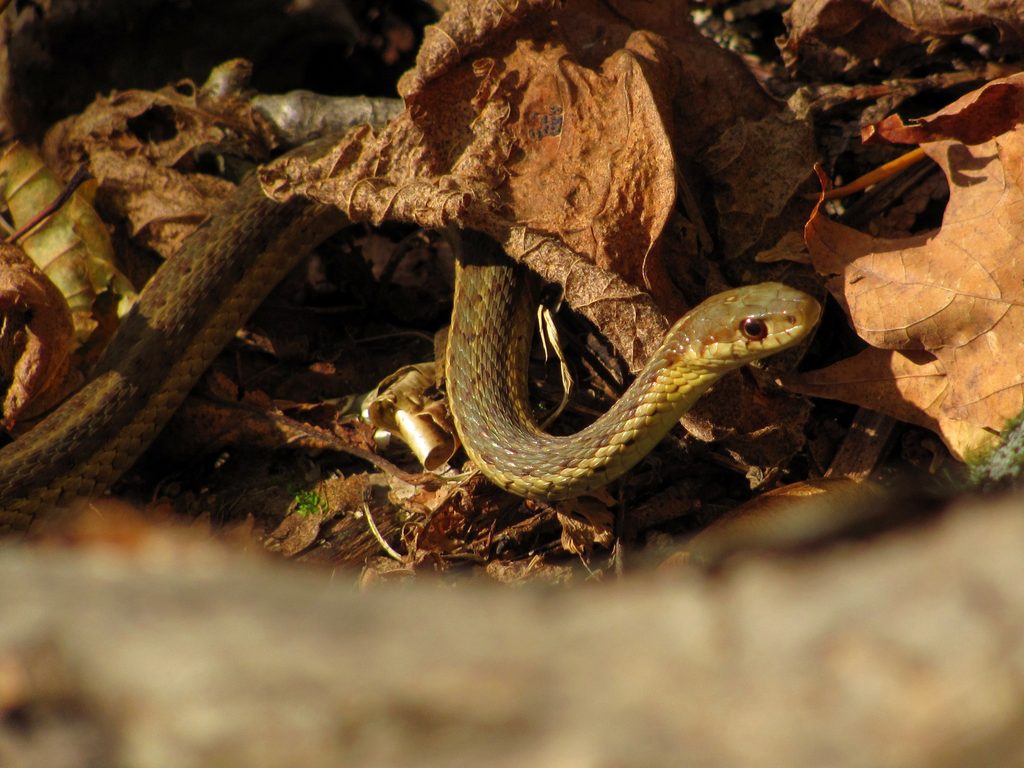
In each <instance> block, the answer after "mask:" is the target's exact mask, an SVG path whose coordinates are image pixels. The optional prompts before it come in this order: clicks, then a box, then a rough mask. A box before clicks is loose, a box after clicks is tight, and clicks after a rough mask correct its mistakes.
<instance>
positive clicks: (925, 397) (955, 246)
mask: <svg viewBox="0 0 1024 768" xmlns="http://www.w3.org/2000/svg"><path fill="white" fill-rule="evenodd" d="M1022 103H1024V76H1015V77H1012V78H1007V79H1005V80H1002V81H997V82H995V83H992V84H990V85H988V86H986V87H985V88H983V89H981V90H980V91H976V92H974V93H972V94H968V95H967V96H965V97H964V98H962V99H960V100H959V101H957V102H955V103H954V104H952V105H950V106H949V107H947V108H945V109H943V110H941V111H940V112H938V113H936V114H935V115H932V116H931V117H929V118H926V119H924V120H922V121H921V127H920V128H915V129H913V131H912V132H911V133H909V134H908V133H907V129H905V128H904V127H903V126H901V125H896V124H893V123H892V122H888V123H884V124H881V125H879V126H876V131H875V134H876V135H878V136H882V137H885V136H886V135H887V134H888V135H891V136H892V137H894V138H897V139H899V138H905V137H907V136H914V137H917V136H921V135H925V136H927V137H928V138H930V139H938V138H940V137H945V140H933V141H930V142H928V143H925V144H922V148H923V149H924V151H925V152H926V153H927V154H928V155H929V157H931V158H932V159H933V160H934V161H935V162H936V163H937V164H938V165H939V166H940V167H941V168H942V170H943V172H944V173H945V175H946V177H947V179H948V182H949V188H950V199H949V204H948V206H947V208H946V212H945V216H944V218H943V223H942V228H941V229H940V230H939V231H938V232H935V233H927V234H923V235H917V236H914V237H908V238H902V239H898V240H887V239H882V238H874V237H870V236H868V235H865V234H863V233H860V232H857V231H855V230H853V229H850V228H848V227H845V226H842V225H840V224H837V223H835V222H833V221H830V220H828V219H827V218H825V216H824V215H822V213H821V211H820V206H819V209H816V211H815V213H814V215H813V216H812V218H811V220H810V221H809V222H808V224H807V228H806V231H805V236H806V239H807V244H808V247H809V249H810V252H811V257H812V259H813V261H814V265H815V268H816V269H817V270H818V271H819V272H820V273H821V274H823V275H826V276H828V278H829V280H828V288H829V290H830V291H831V292H832V294H833V295H834V296H835V297H836V299H837V300H838V301H839V302H840V304H842V306H843V307H844V308H845V309H846V310H847V312H848V314H849V315H850V318H851V320H852V322H853V325H854V328H855V329H856V330H857V333H858V334H859V335H860V336H861V338H863V339H864V340H865V341H867V342H868V343H869V344H871V345H872V346H873V347H876V348H878V349H882V350H893V351H896V352H898V353H900V354H902V355H903V356H904V358H906V359H903V360H900V359H899V358H898V356H897V355H896V354H893V355H889V356H885V355H874V356H871V357H870V358H869V361H870V363H871V364H870V365H869V366H868V367H867V368H865V371H864V372H863V374H861V373H858V372H857V370H856V368H855V367H854V366H851V365H850V364H846V365H845V366H844V367H843V368H838V369H835V370H833V369H827V371H826V372H817V373H815V374H814V375H813V376H811V377H805V379H804V380H805V381H806V382H807V383H808V384H809V385H811V386H813V392H814V393H815V394H818V395H822V396H826V397H837V398H840V399H851V400H852V401H854V402H858V403H861V404H863V405H867V406H868V407H871V408H874V409H876V410H879V411H882V412H883V413H890V414H892V415H894V416H896V417H897V418H908V416H907V407H908V404H909V405H910V406H911V407H912V408H914V409H915V410H916V411H918V413H917V415H916V416H915V417H914V418H912V419H910V420H912V421H915V422H916V423H924V424H928V425H929V426H933V428H936V429H938V431H939V434H940V435H941V436H942V437H943V439H944V440H945V442H946V444H947V445H948V446H949V448H950V450H952V451H953V453H954V454H956V455H957V456H963V455H964V453H965V452H967V451H969V450H971V449H972V448H974V447H976V445H977V443H978V442H979V441H981V442H983V439H982V436H983V431H987V432H989V433H996V432H998V431H999V430H1001V429H1002V428H1003V425H1004V424H1005V422H1006V421H1007V420H1008V419H1009V418H1011V417H1012V416H1014V415H1016V414H1017V413H1018V412H1020V411H1021V409H1022V408H1024V366H1022V365H1021V360H1022V359H1024V261H1022V260H1021V258H1020V253H1021V247H1022V239H1024V190H1022V186H1021V185H1022V184H1024V176H1022V175H1021V167H1022V161H1024V128H1022V126H1021V122H1020V121H1021V119H1022V118H1024V109H1021V108H1020V106H1019V105H1020V104H1022ZM993 131H994V132H997V134H998V135H996V134H992V133H991V132H993ZM964 140H967V141H972V142H980V143H972V144H967V143H964ZM922 352H927V353H930V354H931V355H933V356H934V359H935V362H936V363H937V365H934V366H932V365H929V361H928V360H927V358H925V357H922ZM886 364H888V365H890V367H891V370H890V374H889V375H886V374H885V372H884V366H885V365H886ZM922 365H923V366H925V369H923V371H922V369H920V366H922ZM915 367H917V369H918V372H917V373H914V372H913V370H914V369H915ZM865 381H871V382H873V385H872V387H871V388H867V387H862V391H861V392H860V393H859V394H857V393H851V389H855V388H856V387H857V386H858V384H859V383H863V382H865ZM886 383H888V387H887V386H886ZM804 391H812V390H811V389H810V388H808V389H805V390H804Z"/></svg>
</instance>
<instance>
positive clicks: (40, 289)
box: [0, 243, 78, 430]
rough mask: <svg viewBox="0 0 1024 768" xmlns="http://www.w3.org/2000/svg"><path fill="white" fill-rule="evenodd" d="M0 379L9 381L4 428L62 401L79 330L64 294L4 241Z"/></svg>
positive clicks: (0, 253)
mask: <svg viewBox="0 0 1024 768" xmlns="http://www.w3.org/2000/svg"><path fill="white" fill-rule="evenodd" d="M0 319H2V323H0V379H2V380H3V381H4V382H10V384H9V386H8V388H7V392H6V394H5V396H4V401H3V413H2V416H3V427H4V428H5V429H8V430H10V429H12V428H13V427H14V425H15V422H16V421H18V420H20V419H25V418H31V417H32V416H35V415H38V414H40V413H42V412H44V411H46V410H48V409H49V408H51V407H52V406H54V405H56V404H57V403H58V402H60V400H61V398H62V397H63V396H64V395H65V394H66V393H67V392H68V391H69V390H70V389H72V388H74V386H75V385H76V384H77V381H78V380H77V379H76V378H75V377H73V376H71V375H70V368H71V348H72V343H73V339H74V329H73V326H72V323H71V314H70V312H69V311H68V305H67V302H66V301H65V300H64V297H63V296H61V294H60V291H58V290H57V288H56V287H54V285H53V283H52V282H50V280H49V279H48V278H47V277H46V275H44V274H43V273H42V272H41V271H40V270H39V268H38V267H36V265H35V264H34V263H33V262H32V260H31V259H29V258H28V257H27V256H26V255H25V254H24V253H23V252H22V251H21V249H20V248H17V247H16V246H13V245H6V244H3V243H0Z"/></svg>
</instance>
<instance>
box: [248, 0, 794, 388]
mask: <svg viewBox="0 0 1024 768" xmlns="http://www.w3.org/2000/svg"><path fill="white" fill-rule="evenodd" d="M614 5H615V8H614V12H612V11H611V10H610V9H609V7H608V5H607V4H602V3H598V2H595V1H594V0H570V1H569V2H565V3H551V2H548V1H546V0H535V1H534V2H522V3H519V4H517V5H516V6H515V7H514V8H509V7H505V6H499V5H496V4H495V5H492V4H479V3H472V2H466V0H462V2H453V3H452V4H451V7H450V10H449V11H448V13H447V14H446V15H445V16H444V17H443V18H442V19H441V21H440V22H439V23H438V24H436V25H434V26H432V27H428V29H427V31H426V37H425V41H424V44H423V46H422V48H421V51H420V54H419V57H418V64H417V67H416V68H415V69H414V70H412V71H411V72H410V73H408V74H407V75H405V76H404V77H403V79H402V81H401V82H400V84H399V91H400V93H401V95H402V96H403V98H404V99H405V101H406V105H407V109H406V111H405V112H404V113H403V114H402V115H400V116H399V117H398V118H396V119H395V120H393V121H392V122H391V123H390V124H389V125H388V126H387V127H386V128H385V129H384V130H383V131H382V132H381V134H380V135H379V136H375V135H373V133H372V132H370V131H369V130H368V129H364V130H357V131H355V132H353V133H351V134H350V135H349V136H348V137H347V138H346V140H345V141H343V142H342V144H341V145H340V146H339V147H338V148H337V149H336V150H335V152H334V153H333V154H332V155H331V156H330V157H328V158H325V160H324V161H323V162H321V163H320V164H318V165H317V166H316V167H313V168H310V167H308V166H307V165H306V164H305V163H299V164H291V165H280V166H277V167H271V168H269V169H266V170H265V171H264V174H263V180H264V183H265V185H266V187H267V188H268V191H270V192H271V193H272V194H274V195H275V196H278V197H285V196H287V195H290V194H293V193H300V194H303V195H307V196H310V197H313V198H314V199H318V200H321V201H323V202H328V203H332V204H336V205H339V206H340V207H342V208H343V209H344V210H346V211H347V212H348V213H349V214H350V215H351V216H352V217H353V218H354V219H357V220H370V221H373V222H380V221H383V220H384V219H400V220H406V221H412V222H415V223H418V224H420V225H421V226H424V227H429V228H437V227H442V226H445V225H447V224H451V223H455V224H458V225H459V226H464V227H474V228H477V229H482V230H484V231H486V232H488V233H490V234H491V235H493V236H495V237H496V238H497V239H499V240H500V241H501V242H502V243H503V244H504V245H505V247H506V250H507V251H508V252H509V253H510V255H512V256H513V257H514V258H528V260H529V262H530V266H531V267H532V268H534V269H535V270H536V271H538V272H540V273H541V274H542V275H545V276H547V277H556V278H557V277H558V276H564V275H567V274H571V273H572V272H573V269H574V267H573V264H574V262H577V261H579V260H581V259H586V260H588V261H591V262H595V263H597V264H598V265H599V266H601V267H603V268H606V269H610V270H613V271H614V272H616V273H618V274H619V275H621V276H622V277H623V278H625V280H626V281H627V283H632V285H634V286H637V287H642V288H643V289H646V290H647V291H649V292H651V293H652V294H653V295H654V297H655V301H656V303H657V306H658V307H660V308H661V309H662V311H663V312H664V311H668V312H670V313H671V314H673V315H674V314H678V313H679V312H680V311H681V310H683V309H685V307H686V304H687V303H688V302H685V301H683V300H681V298H680V296H679V294H678V292H677V290H676V289H675V288H674V286H673V284H672V282H671V280H670V279H669V278H668V270H667V268H666V259H667V258H668V257H667V256H666V254H665V253H664V252H663V251H664V250H665V249H664V248H662V247H660V241H661V240H662V239H663V238H662V235H663V234H664V231H665V223H666V221H667V220H668V217H669V215H671V213H672V211H673V206H674V200H675V183H676V178H677V177H678V176H680V174H682V173H686V171H685V170H682V169H680V168H679V167H678V166H677V161H678V159H679V158H680V157H686V158H690V157H693V158H698V157H703V156H704V155H706V152H705V151H704V150H706V149H707V148H708V147H710V146H712V145H715V144H716V143H719V142H720V141H722V140H723V137H724V136H725V135H729V139H728V141H727V142H726V143H725V144H723V145H721V148H720V150H719V152H718V154H717V155H716V156H715V159H714V162H713V165H711V166H708V167H707V170H708V172H709V173H715V174H717V178H715V180H714V183H715V185H716V188H715V190H714V195H713V196H710V197H711V199H712V200H713V201H714V202H715V203H719V202H720V203H721V206H720V210H719V211H718V215H719V216H720V217H721V218H722V219H723V220H728V223H729V225H730V226H729V229H730V231H736V228H735V227H732V226H731V225H732V224H733V223H735V219H734V218H730V217H733V216H738V217H742V218H744V219H746V220H747V221H748V222H749V223H748V224H747V225H746V228H745V229H744V232H745V233H746V234H744V235H742V236H740V237H738V238H737V237H733V239H732V240H730V241H729V242H725V245H724V247H725V248H726V250H727V251H728V254H727V256H728V257H733V256H736V257H738V256H740V255H742V254H743V253H744V249H746V248H750V247H751V246H752V245H753V244H755V243H756V242H757V241H758V239H759V237H760V235H761V233H762V232H764V231H766V230H765V221H767V220H770V219H772V218H774V217H777V216H778V215H779V212H780V208H781V206H780V201H783V202H784V201H787V200H789V199H790V198H791V197H792V195H793V193H794V192H795V190H796V187H797V186H798V185H799V183H800V182H801V181H802V180H803V179H805V178H806V175H807V168H808V166H809V161H810V155H809V153H808V152H804V154H802V155H801V156H800V160H799V162H789V159H788V158H787V162H784V163H778V162H776V161H777V159H778V158H777V153H776V152H775V150H776V148H777V147H781V146H793V145H794V144H795V145H796V146H798V147H801V148H806V147H808V146H809V142H808V141H807V139H808V137H809V133H808V132H807V131H806V128H805V127H804V126H802V125H796V124H792V123H791V124H790V127H788V128H786V127H782V128H781V129H780V126H785V125H786V124H787V122H786V120H782V121H776V120H775V117H776V116H777V115H778V113H779V112H780V106H779V105H778V104H776V103H775V102H773V101H772V100H771V99H769V98H768V97H767V96H765V94H764V93H763V92H762V91H761V90H760V89H759V88H758V87H757V85H756V83H755V81H754V80H753V78H751V77H750V74H749V72H747V71H746V70H745V69H744V68H743V65H742V62H740V61H739V60H738V59H737V58H736V57H734V56H732V55H731V54H729V53H727V52H723V51H722V50H721V49H718V48H717V47H716V46H715V45H714V44H713V43H711V42H710V41H707V40H705V39H703V38H702V37H701V36H700V34H699V33H697V32H696V30H695V29H694V28H693V26H692V24H691V23H690V21H689V18H688V16H687V14H686V9H685V5H684V4H683V3H681V2H666V3H660V4H657V5H652V4H650V3H643V2H636V1H635V0H633V1H627V2H619V3H615V4H614ZM730 127H731V128H733V131H732V132H731V133H730V132H729V131H727V129H728V128H730ZM744 153H748V156H753V158H752V159H753V161H754V162H752V163H750V164H748V163H745V162H744V163H734V162H733V161H734V160H735V159H736V158H739V157H741V156H743V155H744ZM773 153H775V155H776V156H775V157H774V158H773V157H772V156H773ZM694 162H695V163H696V161H694ZM740 166H742V167H740ZM780 167H781V168H784V169H785V173H786V174H788V180H787V181H785V182H784V183H781V184H779V183H774V184H772V194H771V195H750V194H749V191H750V190H751V189H754V188H760V187H759V186H758V185H759V184H760V183H761V182H762V181H763V179H764V178H768V177H772V176H774V177H775V178H781V175H780ZM701 170H704V169H703V168H702V169H701ZM688 183H692V184H693V185H694V186H695V187H696V189H695V191H694V193H693V196H694V197H695V198H708V197H709V196H707V195H704V194H702V193H703V191H704V190H703V188H702V185H703V184H704V180H703V179H702V178H701V177H700V175H699V174H697V175H695V176H694V177H693V179H691V180H690V181H689V182H688ZM696 215H697V216H700V215H701V214H700V213H698V214H696ZM709 218H713V217H709ZM801 221H802V219H801ZM703 226H704V222H697V223H695V225H694V228H695V229H697V228H700V227H703ZM549 235H554V236H556V237H557V240H553V239H551V238H549V237H548V236H549ZM721 239H722V241H725V240H726V238H725V237H724V236H722V237H721ZM733 241H735V243H736V244H735V245H733ZM560 243H564V244H565V245H560ZM673 245H676V243H673ZM584 254H585V255H584ZM696 256H697V254H696V253H690V254H683V255H682V256H679V255H673V257H674V258H676V259H679V260H685V259H692V258H696ZM755 279H756V278H755ZM578 284H579V285H583V282H580V283H578ZM566 288H567V293H566V298H567V300H568V301H569V303H570V304H571V305H573V306H574V307H576V308H578V309H580V310H581V311H582V312H583V313H584V314H588V315H589V312H588V308H589V307H590V306H591V302H592V301H593V299H594V296H593V295H592V293H591V292H589V289H586V290H585V293H584V294H583V295H576V294H574V293H573V292H571V291H570V290H569V288H570V286H568V285H567V286H566ZM614 290H615V292H616V293H618V294H619V295H623V296H624V295H625V294H630V297H629V300H628V304H629V305H628V306H627V305H626V303H622V304H620V305H619V309H617V310H616V314H615V316H614V317H612V316H611V315H609V314H608V313H605V314H604V316H603V317H602V318H601V319H600V321H601V322H600V325H601V328H602V331H603V332H605V333H606V334H607V335H608V337H609V338H610V339H611V340H612V341H613V343H614V344H615V346H616V348H617V349H618V351H619V352H620V353H621V354H622V355H623V356H624V357H625V358H626V360H627V362H628V363H629V365H630V367H632V368H633V369H634V370H635V369H637V368H638V367H639V366H640V365H642V364H643V363H644V362H645V361H646V357H647V355H648V354H649V353H650V351H651V350H652V349H653V346H654V345H655V344H657V343H658V342H659V341H660V338H661V335H662V334H663V332H664V330H665V328H666V327H667V323H666V318H665V317H664V315H663V314H662V315H661V316H660V317H659V314H660V313H659V312H658V311H657V309H656V308H655V306H654V305H652V304H651V303H650V302H649V301H645V299H644V298H643V297H642V296H641V295H639V294H638V292H636V291H635V290H632V289H627V287H626V286H622V287H615V289H614ZM696 298H698V299H699V298H701V297H700V296H697V297H696ZM638 315H639V316H640V317H638ZM592 319H595V320H597V319H596V318H593V317H592ZM638 319H639V320H640V324H639V325H638V324H637V322H638Z"/></svg>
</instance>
